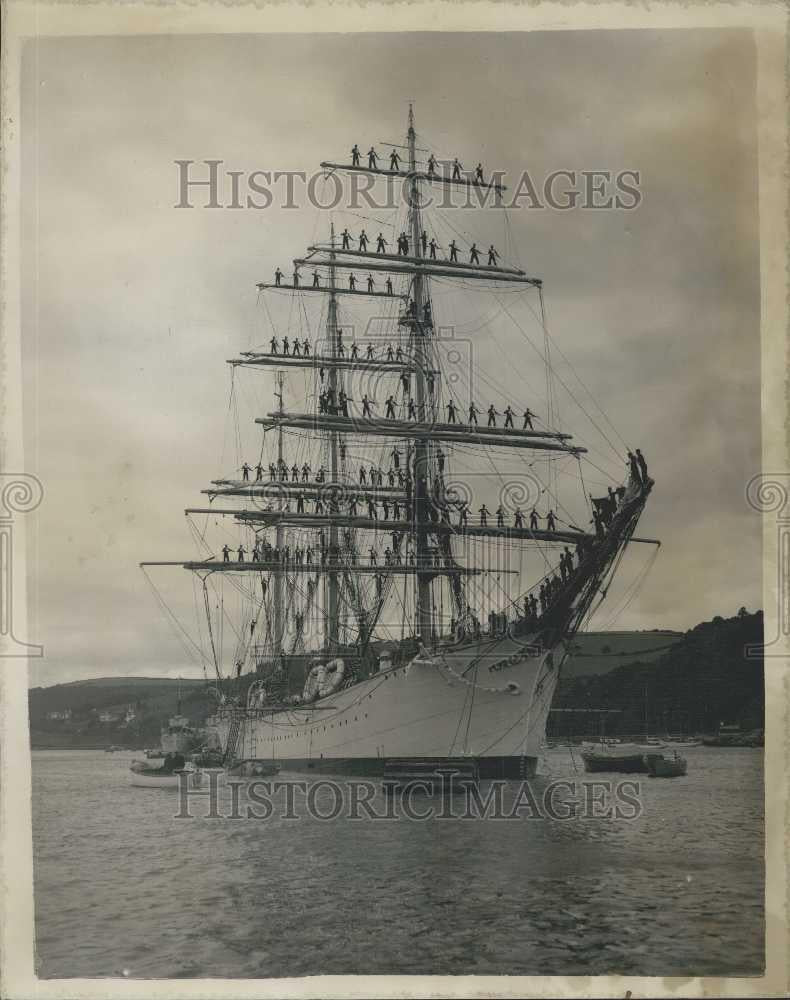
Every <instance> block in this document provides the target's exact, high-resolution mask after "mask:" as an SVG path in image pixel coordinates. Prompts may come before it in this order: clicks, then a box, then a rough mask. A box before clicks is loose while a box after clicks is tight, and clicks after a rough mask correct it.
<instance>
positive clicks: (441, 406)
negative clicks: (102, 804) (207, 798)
mask: <svg viewBox="0 0 790 1000" xmlns="http://www.w3.org/2000/svg"><path fill="white" fill-rule="evenodd" d="M418 143H419V144H418ZM387 146H388V148H389V150H391V151H388V152H387V153H384V154H382V153H380V152H379V151H378V150H377V148H376V146H375V145H374V146H371V148H370V150H369V152H367V153H362V152H361V151H360V149H359V147H358V146H356V145H355V146H354V147H353V149H352V150H351V155H350V162H343V163H340V162H338V163H335V162H326V163H322V164H321V168H322V170H323V171H324V174H325V176H326V177H327V178H330V177H332V178H334V180H335V181H338V182H339V179H341V178H342V179H343V180H344V182H350V181H351V180H355V181H357V182H358V181H360V180H363V181H364V182H365V184H366V185H371V186H372V185H376V184H379V185H381V184H384V185H388V186H389V190H390V191H394V192H396V195H397V197H396V199H395V202H394V204H392V205H388V206H387V209H386V210H381V211H379V213H378V216H377V215H376V211H375V209H372V208H368V207H367V206H364V207H363V209H362V211H360V212H357V213H351V215H350V216H347V217H346V219H345V220H343V222H342V223H334V222H333V223H331V224H330V225H328V226H327V227H326V231H325V232H324V233H323V234H322V237H323V238H322V241H320V242H315V243H314V245H312V246H309V247H308V248H307V249H306V250H305V251H304V252H303V253H302V254H301V255H300V256H297V257H296V258H295V259H294V260H293V265H292V266H291V265H289V266H288V268H287V272H288V273H287V274H286V273H285V272H284V271H283V270H281V269H280V267H279V266H278V267H277V269H276V271H275V273H274V276H273V278H272V279H271V280H270V281H268V282H262V283H261V284H260V285H259V286H258V288H259V290H260V298H261V300H262V305H263V310H264V311H265V316H266V328H265V330H264V332H263V334H262V337H263V340H262V342H261V343H259V344H258V346H257V347H256V348H255V349H253V350H247V351H244V352H242V353H240V355H239V356H238V357H235V358H232V359H230V362H229V363H230V366H231V373H232V390H231V394H232V400H233V403H234V407H235V403H236V402H237V401H238V399H239V398H240V396H241V392H240V391H237V390H238V384H239V381H240V380H241V379H242V378H245V379H249V380H250V381H251V382H252V383H253V385H252V388H251V389H250V393H249V394H248V396H247V398H250V397H251V398H253V399H256V400H257V399H261V398H263V399H265V398H266V397H267V396H268V399H269V400H270V401H271V402H270V403H269V405H268V406H265V405H263V407H262V408H261V409H259V411H258V412H257V413H256V414H254V415H253V416H252V418H251V420H250V421H248V422H245V423H244V425H243V426H242V427H241V428H239V427H236V428H234V440H235V442H236V445H237V447H236V453H235V455H234V458H235V461H234V463H233V465H234V467H233V468H232V469H227V468H226V469H224V470H222V472H224V478H218V479H215V480H213V481H212V482H211V484H210V486H209V487H208V488H207V489H206V490H204V493H205V494H207V495H208V498H209V500H208V503H207V504H206V505H204V506H202V507H193V508H188V509H187V511H186V514H187V516H188V518H189V521H190V525H191V527H192V529H193V535H194V538H195V544H196V546H197V548H198V554H197V556H196V557H194V558H192V559H187V560H184V561H182V562H179V563H166V564H165V563H162V562H157V563H143V564H142V565H143V566H144V567H146V568H147V567H149V566H157V565H180V566H183V567H184V568H186V569H187V570H189V571H190V572H191V573H192V574H193V575H194V597H195V606H196V608H198V609H199V610H200V612H201V619H202V620H201V621H200V622H198V623H197V624H196V629H197V632H198V636H197V637H196V638H194V639H193V640H192V643H193V646H194V647H195V648H199V649H200V650H201V656H203V657H204V667H205V666H206V665H208V668H209V669H210V670H211V673H212V677H211V684H212V688H211V690H212V691H213V692H214V695H215V700H216V708H215V710H214V714H213V716H212V717H211V718H210V719H209V720H208V730H209V732H210V733H211V736H212V739H213V742H214V745H215V746H216V747H218V748H219V749H221V751H222V752H223V755H224V758H225V760H226V761H227V762H232V761H236V762H238V761H265V762H272V761H274V762H276V763H278V764H279V765H281V766H282V767H283V768H284V769H293V770H299V771H302V770H313V771H326V772H334V773H351V774H360V775H371V774H378V773H384V771H385V768H386V766H387V762H392V761H399V762H403V761H406V762H408V761H413V762H415V764H418V763H419V762H425V761H432V762H440V761H458V760H459V759H462V758H463V759H465V760H469V761H472V762H473V763H474V765H475V767H476V771H477V773H478V774H479V775H480V776H481V777H492V778H523V777H529V776H531V775H532V774H534V772H535V769H536V765H537V761H538V757H539V753H540V745H541V742H542V741H543V740H544V738H545V731H546V721H547V717H548V713H549V711H550V707H551V702H552V696H553V694H554V691H555V688H556V685H557V682H558V678H559V676H560V673H561V670H562V665H563V662H564V660H565V658H566V656H567V655H568V649H569V644H570V642H571V640H572V638H573V636H574V634H575V633H576V631H577V630H579V629H580V628H582V627H583V626H584V624H585V623H586V621H587V620H588V618H589V616H590V615H591V614H592V613H593V611H594V610H595V609H596V608H597V606H598V604H599V603H600V602H601V601H602V600H603V598H604V597H605V596H606V593H607V591H608V589H609V587H610V585H611V582H612V579H613V577H614V575H615V572H616V570H617V568H618V566H619V564H620V561H621V559H622V557H623V553H624V551H625V549H626V547H627V546H628V545H629V543H631V542H635V541H650V540H646V539H637V538H635V537H634V531H635V529H636V526H637V522H638V520H639V518H640V515H641V514H642V511H643V508H644V506H645V503H646V501H647V498H648V495H649V494H650V491H651V488H652V486H653V481H652V479H651V478H650V476H649V475H648V471H647V465H646V462H645V459H644V458H643V456H642V454H641V451H639V450H638V449H637V450H636V451H635V453H632V452H631V451H630V450H629V448H628V446H627V445H626V443H625V442H624V441H623V439H622V438H619V442H620V443H618V444H614V443H613V442H612V441H611V438H610V437H609V434H610V433H612V431H613V428H612V431H610V430H609V428H608V426H607V427H606V430H605V432H604V437H606V438H607V440H608V441H609V444H610V445H611V446H612V455H614V458H613V459H612V457H611V455H610V456H609V460H610V461H614V462H615V463H616V472H615V473H614V475H612V476H610V477H609V479H608V483H607V484H603V483H601V476H602V470H601V468H600V465H601V459H600V457H599V455H598V454H597V453H596V454H595V456H594V458H591V457H590V454H591V453H592V445H591V446H590V449H589V452H588V447H587V446H586V445H585V444H582V443H581V440H582V439H581V438H576V437H573V436H572V435H571V434H570V433H569V431H568V430H567V429H564V428H563V426H562V422H561V420H560V417H559V404H558V399H559V392H558V374H557V371H556V368H555V365H554V357H553V353H552V352H553V351H555V352H556V348H555V345H554V342H553V341H552V338H551V337H550V336H549V332H548V329H547V324H546V311H545V302H544V289H543V282H542V280H541V279H540V278H538V277H535V276H534V275H531V274H529V273H528V272H527V271H525V270H524V269H522V268H521V267H520V266H518V263H517V259H516V251H515V249H514V248H513V247H512V246H509V248H508V259H505V251H504V249H503V251H502V253H500V251H499V250H498V249H497V248H496V247H495V246H494V244H493V243H491V245H490V246H488V247H487V249H479V248H478V245H477V243H476V241H475V239H474V237H473V236H471V235H470V236H467V235H466V234H464V233H463V232H462V231H461V230H460V229H458V228H457V226H458V225H460V223H459V222H458V219H459V218H460V215H461V213H459V212H448V211H443V209H442V207H441V204H440V205H439V207H437V208H436V210H435V211H431V210H429V207H428V206H429V203H436V202H437V201H439V202H441V201H442V200H443V199H445V200H446V199H448V198H449V197H451V196H453V195H459V194H460V195H461V197H462V199H466V200H465V201H464V203H463V205H464V208H465V209H469V208H470V207H471V206H472V205H474V206H476V207H475V209H474V212H473V215H474V217H476V218H477V217H478V216H477V213H478V212H483V213H486V212H498V213H499V216H497V220H499V218H500V217H501V218H502V219H503V220H504V234H505V238H509V237H510V236H512V232H511V230H510V228H509V223H508V222H507V218H506V216H507V213H506V211H505V209H504V208H503V207H502V203H501V199H502V194H503V192H504V191H505V187H504V185H503V184H501V183H500V181H501V179H502V178H501V177H500V176H496V177H491V176H488V177H487V176H486V174H485V172H484V170H483V168H482V165H481V164H478V166H477V168H476V169H474V170H471V171H469V170H466V169H464V167H463V166H462V165H461V163H460V162H459V160H458V159H457V158H455V159H453V158H451V157H446V156H445V157H444V158H442V157H440V156H439V155H438V154H437V152H434V151H432V150H431V148H430V147H429V146H427V145H425V141H424V140H423V139H422V137H420V139H419V140H418V136H417V133H416V131H415V124H414V115H413V110H412V109H411V108H410V109H409V119H408V131H407V135H406V140H405V142H400V143H388V144H387ZM378 147H379V149H381V147H382V144H381V143H379V144H378ZM382 157H383V158H382ZM380 161H381V162H380ZM488 201H490V202H491V205H488V204H487V202H488ZM322 214H324V215H326V214H327V213H322ZM360 215H361V216H362V218H361V219H360V218H359V216H360ZM464 217H466V216H464ZM349 219H350V220H351V221H348V220H349ZM352 223H355V224H354V225H352ZM341 225H343V228H342V229H341ZM350 225H351V226H352V229H353V233H352V232H351V231H350V230H349V226H350ZM366 226H367V227H369V228H370V235H368V233H366V231H365V227H366ZM488 242H489V241H488V239H487V240H485V243H488ZM483 245H484V244H483ZM511 252H512V259H510V253H511ZM483 300H485V303H484V305H483V306H482V307H481V306H480V302H481V301H483ZM481 308H482V311H481ZM277 310H279V311H280V312H281V313H282V314H283V315H285V316H287V320H286V321H283V322H282V323H280V322H279V321H276V320H275V316H274V313H275V312H277ZM459 317H460V319H459ZM523 317H526V320H528V321H529V323H531V332H530V330H529V329H528V328H527V326H526V325H525V321H524V320H523ZM508 329H509V330H510V331H511V335H510V340H509V341H507V337H508V333H507V330H508ZM512 331H516V333H517V334H518V336H519V337H522V338H523V339H521V341H520V343H521V345H522V347H521V348H519V350H518V351H517V352H515V353H514V352H513V350H512V343H513V339H514V335H513V334H512ZM497 338H505V343H509V345H510V346H509V347H507V349H505V350H503V348H502V346H501V342H500V346H499V349H498V352H497V349H496V344H497ZM522 355H523V356H522ZM563 372H564V373H566V369H565V368H563ZM503 373H504V374H506V375H507V377H508V378H509V382H510V389H508V388H507V387H506V386H503V381H505V380H504V379H503V377H502V376H503ZM566 375H567V373H566ZM567 377H569V376H567ZM561 381H562V380H561ZM514 383H515V385H516V386H519V387H523V388H519V392H520V393H521V394H522V396H529V398H528V399H525V398H520V399H516V398H509V395H508V394H509V393H510V394H512V392H513V384H514ZM564 384H565V386H566V387H567V385H568V383H567V382H565V383H564ZM254 405H258V406H260V405H261V404H259V403H255V404H254ZM588 406H589V407H590V409H592V408H593V407H592V404H590V403H589V402H588V401H587V400H586V399H585V405H582V406H580V412H581V413H582V423H583V424H584V428H585V429H590V431H591V433H592V432H593V430H594V429H597V430H601V427H602V426H605V419H604V416H605V415H603V414H602V411H601V413H600V414H599V413H598V412H597V411H596V412H595V417H592V416H591V415H590V413H589V412H588V409H587V407H588ZM251 430H252V432H254V434H251ZM243 436H246V439H245V442H244V443H243V444H242V437H243ZM585 440H586V438H585ZM250 442H251V443H250ZM245 448H246V449H251V448H254V449H255V451H254V452H251V451H250V450H247V452H246V454H245V453H244V449H245ZM508 463H511V464H510V465H508ZM228 464H229V463H228ZM618 477H619V478H618ZM593 483H595V484H597V489H596V492H597V493H599V494H600V495H599V496H597V497H594V496H593V495H592V492H591V487H592V484H593ZM571 493H572V494H573V495H572V496H571V495H570V494H571ZM146 572H147V570H146Z"/></svg>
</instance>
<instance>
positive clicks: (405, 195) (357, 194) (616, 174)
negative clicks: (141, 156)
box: [173, 159, 642, 212]
mask: <svg viewBox="0 0 790 1000" xmlns="http://www.w3.org/2000/svg"><path fill="white" fill-rule="evenodd" d="M173 163H174V166H175V168H176V185H175V186H176V200H175V202H174V204H173V207H174V208H212V209H218V208H226V209H235V210H241V209H252V210H257V211H261V210H265V209H268V208H271V207H272V206H276V207H277V208H287V209H296V208H303V207H304V206H305V205H312V206H313V207H314V208H319V209H325V210H328V211H334V210H336V209H340V208H343V209H348V210H351V211H360V210H364V209H367V210H373V211H381V210H394V209H397V208H398V207H399V206H401V205H402V204H403V203H404V201H405V202H408V203H411V202H412V200H413V198H414V194H413V191H412V187H411V177H410V175H408V174H403V173H391V174H388V173H387V172H385V171H379V172H377V173H374V174H367V173H359V174H357V173H352V174H350V175H349V176H347V177H342V178H341V177H340V175H339V174H338V173H337V172H336V171H335V170H334V169H332V170H326V169H324V170H319V171H315V172H313V173H307V172H306V171H304V170H257V169H255V170H248V169H245V170H238V169H233V168H231V167H229V166H228V165H227V164H226V163H225V161H224V160H214V159H208V160H174V161H173ZM340 169H341V170H342V169H343V168H342V167H340ZM447 176H448V177H449V172H448V173H447ZM437 179H438V178H437ZM382 180H383V181H384V183H381V182H382ZM505 181H507V182H508V183H507V184H506V183H505ZM424 187H425V189H424V190H422V191H421V192H420V194H419V208H420V209H421V210H425V209H427V208H439V209H451V208H458V209H472V208H487V207H490V208H507V209H520V208H528V209H532V210H538V211H546V210H549V209H550V210H553V211H558V212H565V211H569V210H573V209H587V210H602V209H603V210H614V211H632V210H633V209H636V208H638V207H639V206H640V204H641V203H642V173H641V171H639V170H636V169H633V168H627V169H619V170H611V169H595V170H579V169H575V168H561V169H558V170H553V171H551V172H549V173H548V174H546V176H545V177H532V175H531V174H530V173H529V171H528V170H524V171H522V172H521V174H519V175H518V176H517V177H515V178H511V177H510V176H506V174H505V171H494V172H493V173H491V174H489V175H488V177H487V178H486V183H485V184H476V183H469V184H462V185H453V184H438V185H437V186H436V187H433V186H431V184H430V183H427V184H425V186H424Z"/></svg>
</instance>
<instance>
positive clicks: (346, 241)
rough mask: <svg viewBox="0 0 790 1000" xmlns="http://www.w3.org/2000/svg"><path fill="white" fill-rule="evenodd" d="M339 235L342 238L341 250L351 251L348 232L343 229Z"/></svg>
mask: <svg viewBox="0 0 790 1000" xmlns="http://www.w3.org/2000/svg"><path fill="white" fill-rule="evenodd" d="M340 235H341V236H342V237H343V249H344V250H350V249H351V233H350V232H349V231H348V229H344V230H343V232H342V233H341V234H340Z"/></svg>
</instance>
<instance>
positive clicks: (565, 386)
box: [494, 292, 622, 459]
mask: <svg viewBox="0 0 790 1000" xmlns="http://www.w3.org/2000/svg"><path fill="white" fill-rule="evenodd" d="M496 294H497V293H496V292H494V295H496ZM499 301H501V300H499ZM522 301H523V302H524V304H525V305H526V307H527V309H529V311H530V312H531V313H532V315H533V316H534V318H535V320H536V321H538V322H539V320H538V316H537V313H536V312H535V310H534V309H533V307H532V305H531V303H530V302H529V301H527V299H526V298H525V297H523V298H522ZM502 308H503V309H504V311H505V312H506V313H507V315H508V316H509V317H510V320H511V321H512V322H513V324H514V325H515V326H516V328H517V329H518V330H520V331H521V333H522V334H523V336H524V338H525V339H526V341H527V343H528V344H529V346H530V347H531V348H532V349H533V351H535V353H536V354H537V355H538V357H539V358H540V359H541V361H543V363H544V364H545V363H546V359H545V357H544V356H543V355H542V354H541V352H540V349H539V348H537V347H536V346H535V345H534V344H533V343H532V340H531V338H530V336H529V334H528V333H527V331H526V330H525V329H524V327H523V326H522V325H521V324H520V323H519V322H518V320H517V319H516V318H515V317H514V316H513V314H512V313H511V312H510V310H509V309H508V308H507V306H506V305H505V304H504V303H502ZM555 346H556V345H555ZM554 377H555V379H556V380H557V381H558V382H559V383H560V385H561V386H562V387H563V389H565V391H566V392H567V393H568V395H569V396H570V398H571V399H572V400H573V402H574V403H575V404H576V405H577V406H578V407H579V409H580V410H581V411H582V413H583V414H584V415H585V417H586V418H587V419H588V420H589V422H590V423H591V424H592V425H593V427H594V428H595V429H596V430H597V431H598V433H599V434H600V435H601V437H602V438H603V439H604V440H605V441H606V442H607V444H608V445H609V447H610V448H611V449H612V451H613V452H614V453H615V454H616V455H617V457H618V458H620V459H622V453H621V452H620V451H619V450H618V449H617V447H616V446H615V445H614V444H613V442H612V440H611V439H610V438H609V436H608V435H607V434H606V433H605V432H604V431H603V430H602V429H601V427H599V425H598V424H597V423H596V421H595V420H594V419H593V417H592V416H591V415H590V414H589V413H588V412H587V410H586V409H585V408H584V407H583V406H582V404H581V402H580V401H579V399H578V398H577V397H576V395H575V394H574V392H573V391H572V390H571V388H570V386H569V385H568V384H567V383H566V382H565V380H564V379H563V378H562V376H561V375H557V374H556V373H555V376H554ZM595 450H596V451H597V449H595Z"/></svg>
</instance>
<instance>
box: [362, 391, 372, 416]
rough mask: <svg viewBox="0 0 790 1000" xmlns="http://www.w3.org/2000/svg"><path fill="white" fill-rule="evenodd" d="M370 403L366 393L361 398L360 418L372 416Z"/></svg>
mask: <svg viewBox="0 0 790 1000" xmlns="http://www.w3.org/2000/svg"><path fill="white" fill-rule="evenodd" d="M370 403H371V400H370V399H369V398H368V395H367V393H366V394H365V395H364V396H363V397H362V416H363V417H372V416H373V414H372V412H371V410H370Z"/></svg>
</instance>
